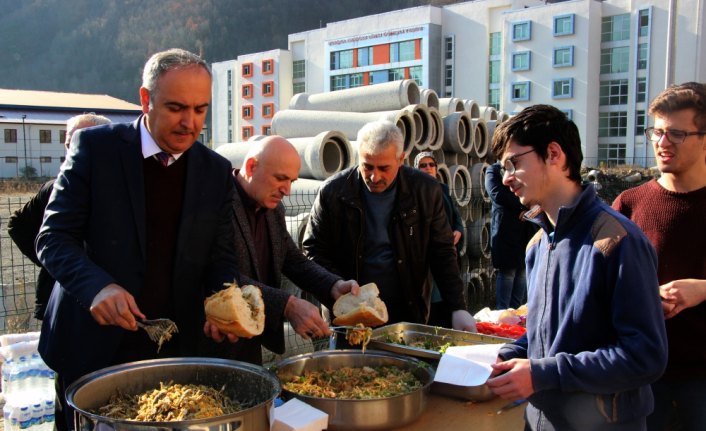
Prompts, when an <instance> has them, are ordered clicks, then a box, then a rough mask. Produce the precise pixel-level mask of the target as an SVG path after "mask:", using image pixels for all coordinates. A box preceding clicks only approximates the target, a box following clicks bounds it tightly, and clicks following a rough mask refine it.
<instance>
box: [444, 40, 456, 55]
mask: <svg viewBox="0 0 706 431" xmlns="http://www.w3.org/2000/svg"><path fill="white" fill-rule="evenodd" d="M444 53H445V54H444V55H445V58H446V59H447V60H453V58H454V38H453V36H446V38H444Z"/></svg>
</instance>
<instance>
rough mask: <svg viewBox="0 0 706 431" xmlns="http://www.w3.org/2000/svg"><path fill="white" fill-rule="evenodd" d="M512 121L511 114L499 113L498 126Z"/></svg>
mask: <svg viewBox="0 0 706 431" xmlns="http://www.w3.org/2000/svg"><path fill="white" fill-rule="evenodd" d="M509 119H510V114H508V113H507V112H505V111H498V124H500V123H503V122H505V121H507V120H509Z"/></svg>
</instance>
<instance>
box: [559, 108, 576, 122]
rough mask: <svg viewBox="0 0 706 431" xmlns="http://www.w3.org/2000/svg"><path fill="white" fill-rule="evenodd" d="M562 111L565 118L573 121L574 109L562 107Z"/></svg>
mask: <svg viewBox="0 0 706 431" xmlns="http://www.w3.org/2000/svg"><path fill="white" fill-rule="evenodd" d="M562 112H563V113H564V114H566V118H568V119H569V120H571V121H574V110H573V109H562Z"/></svg>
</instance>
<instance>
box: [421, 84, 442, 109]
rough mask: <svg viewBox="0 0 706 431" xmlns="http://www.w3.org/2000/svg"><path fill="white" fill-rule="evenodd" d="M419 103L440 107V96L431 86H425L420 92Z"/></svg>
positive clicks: (435, 107)
mask: <svg viewBox="0 0 706 431" xmlns="http://www.w3.org/2000/svg"><path fill="white" fill-rule="evenodd" d="M419 103H421V104H422V105H427V107H429V108H434V109H439V96H438V95H437V94H436V91H434V90H432V89H431V88H424V89H422V90H421V91H420V92H419Z"/></svg>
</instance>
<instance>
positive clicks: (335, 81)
mask: <svg viewBox="0 0 706 431" xmlns="http://www.w3.org/2000/svg"><path fill="white" fill-rule="evenodd" d="M344 88H348V75H336V76H332V77H331V91H336V90H343V89H344Z"/></svg>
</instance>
